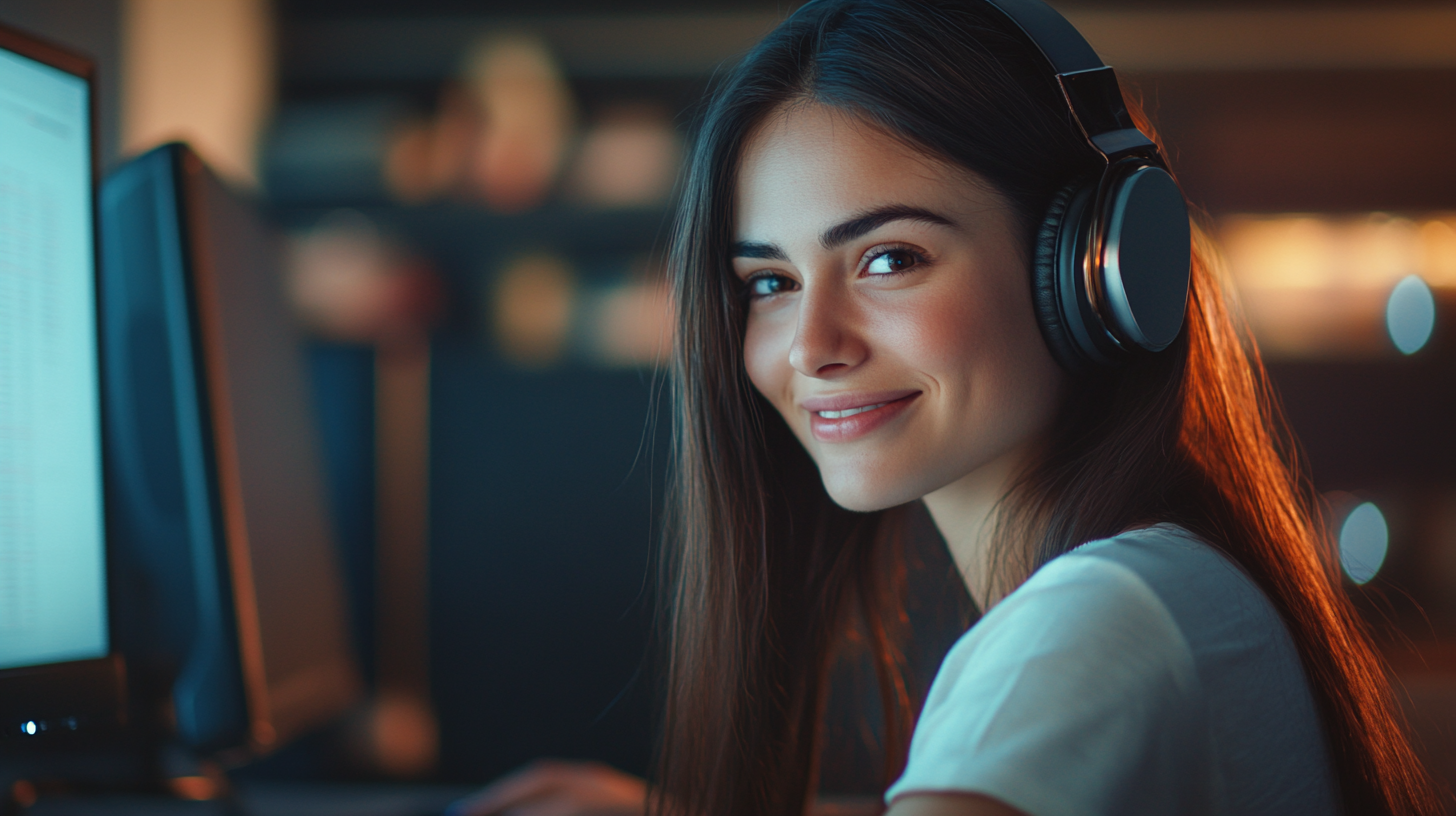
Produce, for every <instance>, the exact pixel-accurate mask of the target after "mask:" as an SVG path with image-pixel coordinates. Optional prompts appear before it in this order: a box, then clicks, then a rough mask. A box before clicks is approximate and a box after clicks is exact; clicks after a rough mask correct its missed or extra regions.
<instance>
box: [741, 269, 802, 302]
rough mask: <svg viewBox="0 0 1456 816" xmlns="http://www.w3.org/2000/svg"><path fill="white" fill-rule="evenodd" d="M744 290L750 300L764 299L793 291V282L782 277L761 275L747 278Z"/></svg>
mask: <svg viewBox="0 0 1456 816" xmlns="http://www.w3.org/2000/svg"><path fill="white" fill-rule="evenodd" d="M745 288H746V289H747V292H748V296H749V297H750V298H766V297H772V296H773V295H777V294H780V293H782V292H788V291H791V290H793V288H794V281H793V280H792V279H790V278H786V277H784V276H783V275H771V274H762V275H755V276H754V277H752V278H749V279H748V283H747V285H746V287H745Z"/></svg>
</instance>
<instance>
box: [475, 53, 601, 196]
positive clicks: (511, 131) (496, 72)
mask: <svg viewBox="0 0 1456 816" xmlns="http://www.w3.org/2000/svg"><path fill="white" fill-rule="evenodd" d="M463 79H464V81H465V83H466V87H467V88H468V89H469V91H470V96H471V99H472V101H473V102H474V103H475V105H476V106H477V108H478V110H479V114H480V117H481V127H480V131H479V135H478V138H477V140H476V144H475V149H474V155H473V156H472V157H471V160H470V163H469V164H468V165H467V167H466V184H467V187H468V188H469V190H470V192H472V193H474V194H476V195H478V196H480V197H481V198H482V199H483V200H484V201H485V203H486V204H487V205H489V206H490V207H491V208H492V209H495V210H497V211H500V212H520V211H522V210H529V209H531V208H533V207H535V206H537V205H538V204H540V203H541V202H542V200H544V199H545V197H546V194H547V193H548V192H549V191H550V189H551V185H552V183H553V182H554V181H555V180H556V176H557V173H558V172H559V170H560V168H561V163H562V158H563V156H564V154H565V152H566V147H567V144H568V143H569V141H570V139H571V136H572V130H573V127H574V121H575V110H574V106H575V103H574V102H573V100H572V98H571V91H570V89H569V88H567V86H566V80H565V79H564V78H563V76H562V74H561V71H560V69H559V68H557V65H556V62H555V60H554V59H553V58H552V56H551V53H550V52H549V51H548V50H547V48H546V45H545V43H543V42H542V41H541V40H540V39H539V38H537V37H534V36H531V35H528V34H502V35H498V36H492V37H488V38H486V39H483V40H482V41H480V42H479V43H478V44H476V45H475V47H473V48H472V49H471V50H470V53H469V55H468V56H467V57H466V63H465V70H464V77H463Z"/></svg>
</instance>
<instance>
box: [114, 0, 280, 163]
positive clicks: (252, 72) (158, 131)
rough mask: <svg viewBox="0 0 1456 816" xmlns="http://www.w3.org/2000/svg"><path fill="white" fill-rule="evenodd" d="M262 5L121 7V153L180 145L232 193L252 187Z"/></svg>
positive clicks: (267, 37) (265, 52)
mask: <svg viewBox="0 0 1456 816" xmlns="http://www.w3.org/2000/svg"><path fill="white" fill-rule="evenodd" d="M271 10H272V5H271V4H270V3H269V2H267V0H207V2H196V1H195V0H126V2H125V4H124V7H123V12H122V32H123V33H122V75H123V76H122V93H123V99H122V112H121V114H122V151H123V152H124V153H129V154H138V153H142V152H145V151H147V150H149V149H151V148H153V147H156V146H157V145H160V144H164V143H166V142H173V141H185V142H187V143H189V144H190V145H192V146H193V147H194V148H195V149H196V150H197V152H198V153H200V154H201V155H202V156H203V158H205V159H206V160H207V162H208V164H209V165H211V166H212V167H214V168H215V169H216V170H217V171H218V173H219V174H220V175H222V176H223V177H224V178H226V179H228V180H229V181H232V182H234V183H238V184H243V185H246V186H250V187H251V186H255V185H256V184H257V182H258V172H257V142H258V135H259V133H260V131H261V129H262V127H263V124H264V122H265V121H266V120H267V118H268V116H269V114H270V112H271V109H272V106H273V95H274V78H273V72H274V62H275V60H274V43H273V18H272V13H271Z"/></svg>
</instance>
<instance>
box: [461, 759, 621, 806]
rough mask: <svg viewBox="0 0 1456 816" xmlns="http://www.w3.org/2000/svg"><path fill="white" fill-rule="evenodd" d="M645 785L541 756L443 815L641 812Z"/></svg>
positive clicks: (596, 766)
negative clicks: (540, 758) (541, 757)
mask: <svg viewBox="0 0 1456 816" xmlns="http://www.w3.org/2000/svg"><path fill="white" fill-rule="evenodd" d="M646 805H647V783H646V782H643V781H642V780H641V779H638V778H637V777H635V776H631V775H629V774H625V773H622V772H621V771H619V770H617V769H616V768H612V767H610V766H607V765H603V764H601V763H600V762H561V761H559V760H541V761H538V762H533V763H531V764H530V765H527V766H526V767H524V768H522V769H520V770H518V771H515V772H513V773H510V774H508V775H506V776H503V777H501V778H500V779H497V780H496V781H494V782H492V783H490V784H489V785H487V786H486V787H485V788H483V789H481V791H480V792H479V793H474V794H471V795H470V796H467V797H465V798H464V799H461V800H459V801H458V802H455V803H454V804H452V805H450V807H449V808H447V809H446V810H445V816H494V815H495V814H500V816H642V814H643V812H644V811H645V809H646Z"/></svg>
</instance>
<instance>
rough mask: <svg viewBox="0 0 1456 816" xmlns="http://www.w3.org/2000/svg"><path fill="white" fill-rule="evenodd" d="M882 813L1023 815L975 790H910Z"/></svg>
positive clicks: (902, 815) (900, 815)
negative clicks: (969, 791)
mask: <svg viewBox="0 0 1456 816" xmlns="http://www.w3.org/2000/svg"><path fill="white" fill-rule="evenodd" d="M885 816H1026V814H1024V813H1022V812H1021V811H1019V810H1017V809H1016V808H1014V807H1011V806H1010V805H1004V804H1002V803H1000V802H998V801H996V800H995V799H992V798H991V797H989V796H982V795H981V794H979V793H913V794H907V795H905V796H901V797H899V798H898V799H896V800H895V804H894V805H892V806H891V807H890V809H889V810H887V811H885Z"/></svg>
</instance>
